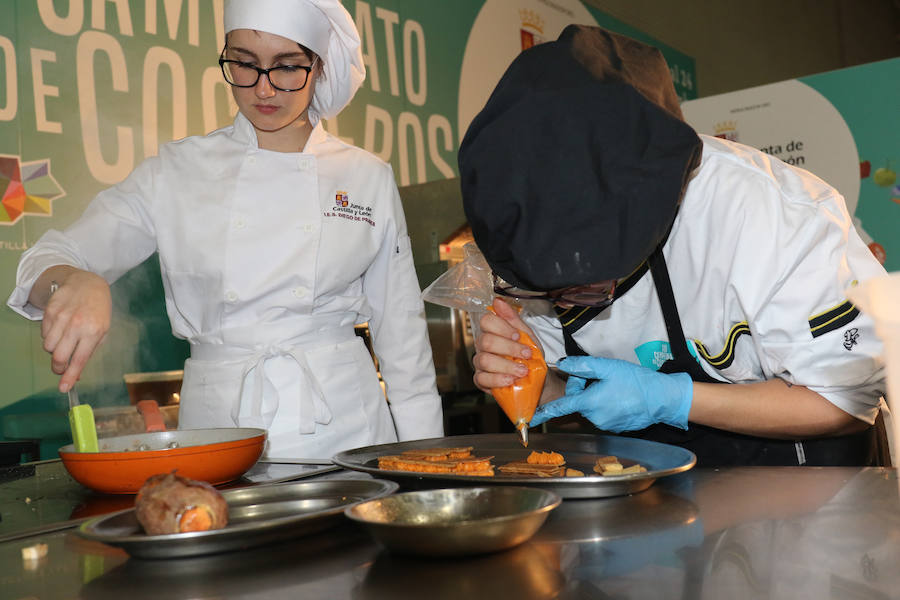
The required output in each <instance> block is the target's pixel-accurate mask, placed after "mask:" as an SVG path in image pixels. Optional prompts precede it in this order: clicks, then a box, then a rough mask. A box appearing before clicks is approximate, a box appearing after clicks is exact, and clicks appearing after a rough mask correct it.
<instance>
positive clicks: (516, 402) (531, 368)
mask: <svg viewBox="0 0 900 600" xmlns="http://www.w3.org/2000/svg"><path fill="white" fill-rule="evenodd" d="M463 254H464V258H463V260H462V261H461V262H460V263H458V264H456V265H454V266H453V267H451V268H450V269H448V270H447V272H446V273H444V274H442V275H441V276H440V277H438V278H437V279H435V280H434V281H433V282H432V283H431V284H430V285H429V286H428V287H427V288H425V290H424V291H423V292H422V298H423V299H424V300H426V301H427V302H431V303H433V304H439V305H441V306H447V307H449V308H455V309H458V310H462V311H465V312H467V313H469V319H468V321H469V324H470V325H471V327H472V332H473V334H474V335H475V336H476V337H477V336H478V335H479V331H478V329H479V326H478V323H479V321H480V320H481V315H482V314H484V313H485V312H487V311H491V312H493V310H494V309H493V307H492V306H491V305H492V304H493V302H494V286H493V282H492V279H491V267H490V266H489V265H488V264H487V261H486V260H485V259H484V256H483V255H482V254H481V251H480V250H479V249H478V247H477V246H476V245H475V243H474V242H469V243H468V244H466V245H465V246H463ZM508 300H512V299H508ZM510 304H511V305H512V306H513V307H514V308H515V307H516V303H515V302H510ZM519 333H520V338H519V342H520V343H521V344H525V345H526V346H528V347H530V348H531V358H530V359H528V360H525V359H524V358H513V357H511V356H507V357H506V358H508V359H509V360H514V361H516V362H518V363H521V364H524V365H525V366H527V367H528V374H527V375H526V376H524V377H520V378H519V379H516V380H515V381H514V382H513V383H512V384H511V385H508V386H506V387H502V388H494V389H492V390H491V394H492V395H493V396H494V398H495V399H496V400H497V404H499V405H500V408H502V409H503V412H504V413H505V414H506V416H507V417H508V418H509V420H510V421H512V423H513V425H515V427H516V431H517V432H518V435H519V441H520V442H522V445H523V446H526V447H527V446H528V423H529V422H530V421H531V418H532V417H533V416H534V411H535V409H536V408H537V405H538V400H540V397H541V391H542V390H543V387H544V379H545V378H546V376H547V364H546V363H545V362H544V355H543V352H541V349H540V347H539V346H538V344H537V343H536V342H535V341H534V340H532V339H531V336H529V335H528V334H527V333H525V332H524V331H520V332H519Z"/></svg>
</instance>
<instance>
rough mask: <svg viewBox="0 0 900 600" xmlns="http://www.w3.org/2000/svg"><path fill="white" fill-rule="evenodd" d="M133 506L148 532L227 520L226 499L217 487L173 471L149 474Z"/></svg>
mask: <svg viewBox="0 0 900 600" xmlns="http://www.w3.org/2000/svg"><path fill="white" fill-rule="evenodd" d="M134 508H135V515H136V516H137V520H138V522H140V524H141V526H142V527H143V528H144V531H145V532H146V533H147V535H165V534H169V533H185V532H188V531H207V530H209V529H221V528H223V527H225V525H227V524H228V503H227V502H225V498H223V497H222V494H220V493H219V491H218V490H217V489H216V488H214V487H213V486H211V485H210V484H208V483H206V482H205V481H195V480H193V479H188V478H187V477H179V476H178V475H176V474H175V472H174V471H172V472H171V473H161V474H159V475H152V476H151V477H148V478H147V480H146V481H145V482H144V485H143V486H141V489H140V490H139V491H138V494H137V497H136V498H135V501H134Z"/></svg>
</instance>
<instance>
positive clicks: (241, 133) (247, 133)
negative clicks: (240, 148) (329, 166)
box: [234, 111, 328, 152]
mask: <svg viewBox="0 0 900 600" xmlns="http://www.w3.org/2000/svg"><path fill="white" fill-rule="evenodd" d="M327 137H328V133H327V132H326V131H325V128H324V127H322V121H321V120H320V121H319V122H318V123H316V125H315V127H313V130H312V132H311V133H310V134H309V139H308V140H306V146H305V147H304V148H303V150H302V151H303V152H312V148H314V147H315V146H316V145H318V144H321V143H322V142H324V141H325V139H326V138H327ZM234 138H235V139H236V140H238V141H239V142H241V143H244V144H247V145H248V146H250V147H251V148H254V149H256V148H259V139H258V138H257V137H256V129H254V128H253V123H251V122H250V119H248V118H247V117H245V116H244V114H243V113H242V112H240V111H238V113H237V115H235V117H234Z"/></svg>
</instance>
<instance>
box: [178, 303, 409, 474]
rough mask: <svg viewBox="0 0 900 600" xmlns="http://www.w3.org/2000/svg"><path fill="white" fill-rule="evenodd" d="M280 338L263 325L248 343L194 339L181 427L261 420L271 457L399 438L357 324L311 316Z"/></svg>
mask: <svg viewBox="0 0 900 600" xmlns="http://www.w3.org/2000/svg"><path fill="white" fill-rule="evenodd" d="M309 324H310V328H308V329H307V330H305V332H304V333H301V334H299V335H296V336H294V337H292V338H290V339H286V340H281V341H275V340H279V338H278V337H277V335H269V334H275V333H276V332H277V331H283V328H282V327H281V326H279V327H277V328H274V327H273V328H270V329H275V330H276V331H272V332H268V331H266V327H255V328H253V331H252V332H248V337H251V338H253V339H248V340H247V343H246V344H241V345H235V344H231V345H225V344H193V345H192V346H191V358H190V359H189V360H188V361H187V362H186V363H185V375H184V383H183V385H182V392H181V408H180V414H179V427H180V428H182V429H196V428H205V427H259V428H263V429H267V430H268V432H269V436H268V443H267V447H266V451H265V456H267V457H269V458H294V459H297V458H331V457H332V456H334V454H336V453H338V452H340V451H342V450H347V449H350V448H357V447H360V446H368V445H372V444H382V443H389V442H395V441H397V434H396V432H395V430H394V424H393V421H392V419H391V414H390V411H389V408H388V404H387V401H386V399H385V397H384V393H383V391H382V389H381V385H380V383H379V381H378V375H377V373H376V371H375V367H374V364H373V363H372V358H371V356H370V355H369V352H368V350H367V349H366V347H365V344H364V343H363V341H362V339H361V338H360V337H359V336H357V335H356V333H355V331H354V329H353V327H352V326H346V325H345V326H337V325H336V324H334V323H328V322H326V323H323V320H322V318H321V317H319V318H316V319H309Z"/></svg>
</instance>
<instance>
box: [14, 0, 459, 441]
mask: <svg viewBox="0 0 900 600" xmlns="http://www.w3.org/2000/svg"><path fill="white" fill-rule="evenodd" d="M225 31H226V40H225V47H224V49H223V50H222V53H221V56H220V59H219V64H220V66H221V68H222V73H223V75H224V77H225V79H226V81H228V83H230V84H231V86H232V87H231V90H232V92H233V94H234V99H235V101H236V102H237V105H238V108H239V113H238V114H237V116H236V117H235V120H234V124H233V125H231V126H229V127H225V128H223V129H220V130H218V131H215V132H213V133H211V134H209V135H207V136H205V137H191V138H187V139H183V140H179V141H175V142H172V143H169V144H165V145H163V146H162V147H161V148H160V151H159V155H158V156H156V157H153V158H150V159H147V160H146V161H144V163H143V164H141V165H140V166H138V168H137V169H135V171H134V172H133V173H132V174H131V175H130V176H129V177H128V178H126V179H125V180H124V181H123V182H122V183H120V184H118V185H116V186H114V187H112V188H111V189H109V190H106V191H104V192H102V193H100V194H99V195H98V196H97V198H96V199H95V200H94V201H93V202H91V204H90V205H89V206H88V208H87V210H86V211H85V214H84V215H83V216H82V217H81V218H80V219H79V220H78V221H77V222H76V223H74V224H73V225H71V226H70V227H69V228H67V229H66V230H65V231H62V232H60V231H49V232H48V233H47V234H45V235H44V236H43V237H42V238H41V239H40V240H39V241H38V243H37V244H35V245H34V246H33V247H32V248H31V249H29V250H28V251H27V252H25V253H24V254H23V256H22V259H21V263H20V265H19V270H18V276H17V287H16V289H15V291H14V292H13V294H12V296H11V297H10V299H9V305H10V306H11V307H12V308H13V309H14V310H17V311H18V312H20V313H22V314H23V315H25V316H27V317H29V318H32V319H41V318H43V323H42V327H41V333H42V335H43V338H44V347H45V349H46V350H47V351H48V352H50V353H51V354H52V361H51V362H52V369H53V371H54V372H55V373H57V374H61V375H62V377H61V378H60V386H59V389H60V391H62V392H65V391H67V390H68V389H69V388H70V387H71V386H72V385H74V384H75V382H76V381H77V379H78V376H79V374H80V372H81V370H82V369H83V367H84V365H85V363H86V362H87V360H88V358H89V357H90V356H91V354H92V353H93V351H94V350H95V348H96V347H97V346H98V345H99V344H100V343H101V342H102V340H103V337H104V335H105V333H106V331H107V329H108V328H109V323H110V313H111V302H110V291H109V284H108V282H112V281H114V280H115V279H117V278H118V277H119V276H121V275H122V274H123V273H125V272H126V271H127V270H128V269H130V268H132V267H134V266H136V265H138V264H139V263H141V262H142V261H143V260H145V259H146V258H147V257H149V256H150V255H151V254H153V253H154V252H158V253H159V259H160V266H161V271H162V277H163V284H164V289H165V295H166V307H167V310H168V314H169V319H170V321H171V323H172V330H173V332H174V333H175V335H176V336H178V337H182V338H185V339H187V340H188V341H189V342H190V344H191V358H190V359H189V360H188V361H187V362H186V363H185V368H184V371H185V373H184V383H183V386H182V391H181V407H180V414H179V425H180V427H181V428H183V429H193V428H205V427H235V426H241V427H262V428H266V429H268V449H267V455H268V456H270V457H299V458H330V457H331V456H332V455H334V454H335V453H336V452H338V451H340V450H344V449H348V448H354V447H359V446H365V445H369V444H380V443H387V442H393V441H397V440H398V439H399V440H409V439H417V438H427V437H435V436H440V435H442V434H443V421H442V414H441V403H440V398H439V396H438V393H437V388H436V385H435V373H434V366H433V363H432V355H431V348H430V345H429V342H428V334H427V330H426V323H425V319H424V306H423V303H422V300H421V297H420V289H419V285H418V281H417V279H416V274H415V271H414V268H413V257H412V253H411V249H410V242H409V236H408V234H407V230H406V222H405V217H404V214H403V209H402V205H401V203H400V197H399V195H398V192H397V186H396V183H395V181H394V177H393V173H392V170H391V167H390V165H388V164H386V163H384V162H383V161H381V160H379V159H377V158H375V157H374V156H373V155H371V154H369V153H368V152H365V151H363V150H361V149H359V148H356V147H354V146H350V145H348V144H346V143H344V142H342V141H340V140H339V139H337V138H336V137H334V136H332V135H330V134H328V133H327V132H326V131H325V130H324V129H323V127H322V124H321V119H327V118H330V117H334V116H335V115H337V114H338V112H339V111H340V110H341V109H342V108H343V107H344V106H346V105H347V104H348V103H349V102H350V100H351V99H352V98H353V95H354V94H355V92H356V90H357V89H358V88H359V86H360V84H361V83H362V81H363V78H364V77H365V70H364V67H363V60H362V54H361V52H360V48H359V46H360V39H359V34H358V33H357V30H356V27H355V26H354V23H353V21H352V19H351V17H350V15H349V14H348V13H347V11H346V10H345V9H344V8H343V7H342V6H341V3H340V2H339V1H338V0H226V2H225ZM54 282H55V283H56V284H57V286H58V291H56V292H55V293H54V294H53V296H52V297H50V295H49V290H50V286H51V284H52V283H54ZM364 322H367V323H368V326H369V329H370V332H371V335H372V340H373V348H374V351H375V354H376V355H377V356H378V359H379V366H380V370H381V374H382V377H383V379H384V381H385V383H386V388H387V395H388V398H389V400H390V403H388V402H387V401H386V400H385V395H384V392H383V391H382V389H381V386H380V383H379V380H378V375H377V373H376V370H375V367H374V365H373V361H372V358H371V356H370V354H369V353H368V351H367V349H366V347H365V345H364V343H363V341H362V339H361V338H360V337H359V336H357V335H356V334H355V331H354V326H355V325H356V324H360V323H364Z"/></svg>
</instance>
